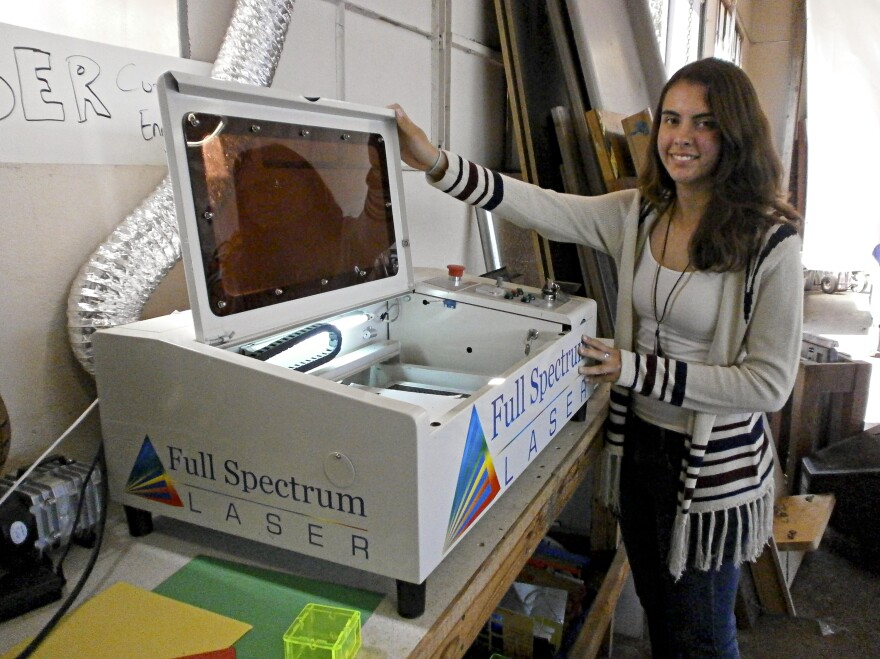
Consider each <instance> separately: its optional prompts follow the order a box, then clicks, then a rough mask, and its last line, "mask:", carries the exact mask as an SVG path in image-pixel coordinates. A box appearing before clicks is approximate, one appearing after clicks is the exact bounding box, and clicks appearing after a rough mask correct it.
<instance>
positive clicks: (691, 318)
mask: <svg viewBox="0 0 880 659" xmlns="http://www.w3.org/2000/svg"><path fill="white" fill-rule="evenodd" d="M393 107H394V108H395V110H396V112H397V121H398V132H399V135H400V145H401V156H402V158H403V160H404V161H405V162H406V163H407V164H409V165H411V166H412V167H415V168H417V169H420V170H422V171H426V174H427V176H426V180H427V182H428V183H429V184H431V185H433V186H434V187H436V188H438V189H440V190H442V191H444V192H446V193H447V194H449V195H452V196H454V197H456V198H457V199H460V200H462V201H464V202H467V203H470V204H473V205H475V206H479V207H481V208H483V209H485V210H491V211H494V212H496V213H498V214H499V215H500V216H502V217H504V218H506V219H508V220H510V221H512V222H514V223H516V224H518V225H520V226H523V227H526V228H530V229H534V230H536V231H538V232H539V233H541V234H543V235H544V236H546V237H547V238H549V239H551V240H556V241H559V242H573V243H580V244H584V245H588V246H590V247H593V248H595V249H597V250H600V251H603V252H605V253H607V254H610V255H611V256H612V257H613V258H614V260H615V263H616V264H617V275H618V297H617V308H616V329H615V336H614V345H613V346H611V345H607V344H605V343H604V342H602V341H598V340H597V339H595V338H592V337H589V336H584V337H582V343H581V347H580V348H579V354H580V355H581V357H584V358H586V359H588V360H589V361H588V362H586V363H585V364H583V365H581V366H580V368H579V371H580V372H581V373H582V374H583V375H584V376H585V377H586V378H588V379H590V380H593V381H595V382H609V383H611V385H612V387H611V405H610V409H609V417H608V424H607V434H606V442H605V462H604V465H603V469H602V475H603V483H602V486H603V489H604V494H605V498H606V500H607V502H608V503H609V505H611V506H612V508H613V509H615V510H616V511H618V512H619V514H620V526H621V531H622V535H623V540H624V543H625V545H626V549H627V554H628V556H629V559H630V564H631V566H632V572H633V576H634V580H635V584H636V591H637V593H638V595H639V598H640V600H641V602H642V605H643V607H644V609H645V611H646V614H647V617H648V625H649V630H650V634H651V645H652V649H653V655H654V656H655V657H675V656H686V657H689V656H701V657H726V658H730V657H737V656H738V655H739V653H738V649H737V643H736V626H735V619H734V615H733V606H734V601H735V596H736V588H737V582H738V579H739V566H740V564H741V563H742V562H743V561H744V560H754V559H756V558H757V557H758V556H759V555H760V554H761V552H762V550H763V547H764V545H765V544H766V542H767V540H768V539H769V537H770V534H771V533H772V520H773V514H772V513H773V501H774V498H775V497H774V492H773V477H772V472H773V469H772V466H773V452H772V450H771V448H770V445H769V439H768V437H767V435H766V433H765V432H764V428H763V418H762V413H763V412H769V411H773V410H777V409H779V408H780V407H782V405H783V404H784V403H785V401H786V399H787V398H788V395H789V393H790V391H791V389H792V386H793V384H794V378H795V375H796V373H797V365H798V360H799V356H800V336H801V332H800V326H801V322H802V303H803V294H802V288H803V276H802V269H801V262H800V239H799V237H798V232H797V222H798V219H799V218H798V217H797V214H796V213H795V212H794V210H793V209H792V208H791V206H789V205H788V204H787V203H785V201H784V200H783V198H782V188H781V180H780V178H781V177H780V175H781V171H782V169H781V166H780V164H779V161H778V159H777V157H776V155H775V153H774V152H773V148H772V144H771V141H770V135H769V129H768V126H767V121H766V119H765V118H764V114H763V112H762V111H761V109H760V105H759V104H758V100H757V96H756V94H755V91H754V88H753V87H752V85H751V82H750V81H749V79H748V78H747V77H746V75H745V73H743V72H742V70H740V69H739V68H738V67H736V66H735V65H733V64H730V63H729V62H724V61H721V60H714V59H707V60H699V61H697V62H694V63H692V64H689V65H687V66H685V67H684V68H682V69H681V70H680V71H678V72H677V73H676V74H675V75H674V76H673V77H672V78H671V79H670V80H669V82H668V83H667V85H666V86H665V87H664V89H663V92H662V94H661V97H660V99H659V103H658V106H657V109H656V112H655V114H654V125H653V129H652V138H651V144H652V150H651V157H650V158H649V163H648V166H647V167H646V168H645V171H644V172H643V173H642V176H641V178H640V180H639V186H638V189H635V190H622V191H619V192H613V193H610V194H607V195H599V196H595V197H579V196H575V195H566V194H559V193H556V192H552V191H548V190H542V189H540V188H538V187H535V186H532V185H529V184H527V183H523V182H522V181H519V180H516V179H513V178H509V177H507V176H504V175H502V174H499V173H497V172H492V171H490V170H488V169H486V168H484V167H481V166H479V165H477V164H475V163H471V162H468V161H467V160H465V159H464V158H462V157H461V156H459V155H456V154H454V153H450V152H447V151H440V150H439V149H437V147H435V146H434V145H433V144H431V143H430V141H429V140H428V139H427V137H426V135H425V133H424V132H423V131H422V130H421V129H420V128H419V127H418V126H416V125H415V124H413V123H412V122H411V121H410V120H409V118H408V117H407V115H406V113H405V112H404V111H403V110H402V109H401V108H400V107H399V106H393Z"/></svg>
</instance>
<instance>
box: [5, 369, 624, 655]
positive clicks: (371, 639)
mask: <svg viewBox="0 0 880 659" xmlns="http://www.w3.org/2000/svg"><path fill="white" fill-rule="evenodd" d="M607 400H608V395H607V386H605V387H602V388H601V389H600V390H599V391H597V392H596V394H595V395H594V396H593V398H591V399H590V401H588V403H587V418H586V420H585V421H583V422H570V423H569V424H568V425H566V426H565V427H564V428H563V429H562V430H561V431H560V432H559V434H558V436H557V437H555V438H554V439H553V441H552V442H551V443H550V444H549V446H548V447H547V448H546V449H545V450H544V451H542V452H541V454H539V455H538V456H537V457H536V458H535V459H534V461H533V462H532V464H531V465H529V467H528V468H527V469H526V471H525V472H524V473H523V475H521V476H520V477H519V478H518V479H517V480H516V481H515V482H514V483H513V484H512V485H511V486H510V488H509V489H508V490H507V491H506V492H505V494H504V496H503V497H501V499H500V500H499V501H498V502H496V504H495V505H494V506H493V507H492V509H491V510H490V511H489V513H488V514H487V515H486V516H485V518H483V519H482V520H480V521H479V522H478V523H477V524H476V525H475V527H474V528H473V529H472V530H471V531H470V532H469V533H468V535H467V536H466V537H465V538H464V540H463V541H462V542H461V543H460V544H459V545H458V546H457V547H456V548H455V549H454V550H453V551H452V553H451V554H450V555H449V556H448V557H447V558H446V559H445V560H444V561H443V563H441V564H440V566H438V567H437V569H436V570H435V571H434V572H433V573H432V574H431V576H430V577H428V581H427V602H426V609H425V613H424V614H423V615H422V616H420V617H419V618H416V619H413V620H405V619H403V618H401V617H400V616H398V615H397V605H396V596H395V582H394V580H393V579H389V578H385V577H380V576H377V575H372V574H368V573H365V572H363V571H360V570H356V569H353V568H347V567H344V566H337V565H333V564H330V563H327V562H326V561H320V560H318V559H312V558H309V557H305V556H302V555H300V554H294V553H292V552H289V551H285V550H282V549H278V548H275V547H269V546H267V545H263V544H259V543H256V542H254V541H250V540H245V539H242V538H236V537H233V536H229V535H226V534H222V533H218V532H215V531H211V530H209V529H204V528H201V527H196V526H193V525H191V524H187V523H183V522H178V521H175V520H171V519H167V518H163V517H157V518H156V523H155V530H154V532H153V533H151V534H150V535H148V536H145V537H143V538H131V537H130V536H129V535H128V532H127V527H126V524H125V521H124V515H123V514H122V510H121V508H120V507H119V506H117V505H115V504H111V508H110V513H111V515H110V520H109V521H108V528H107V532H106V534H105V539H104V545H103V547H102V551H101V556H100V558H99V560H98V563H97V565H96V567H95V570H94V572H93V574H92V576H91V577H90V579H89V581H88V582H87V584H86V587H85V589H84V590H83V593H82V595H81V596H80V600H79V601H82V600H83V599H84V598H86V597H89V596H91V595H93V594H95V593H97V592H100V591H102V590H104V589H105V588H107V587H108V586H110V585H112V584H113V583H115V582H117V581H127V582H129V583H133V584H135V585H137V586H140V587H143V588H149V589H152V588H155V587H156V586H158V585H159V584H160V583H162V581H164V580H165V579H167V578H168V577H169V576H171V575H172V574H174V573H175V572H176V571H177V570H179V569H180V568H181V567H183V566H184V565H186V563H187V562H188V561H189V560H190V559H191V558H192V557H194V556H196V555H210V556H216V557H218V558H224V559H228V560H234V561H239V562H242V563H249V564H253V565H259V566H262V567H266V568H270V569H275V570H280V571H286V572H291V573H295V574H299V575H302V576H306V577H310V578H313V579H321V580H326V581H328V582H335V583H342V584H345V585H350V586H352V587H358V588H364V589H368V590H372V591H376V592H380V593H381V592H384V593H387V596H386V597H385V599H384V600H383V601H382V602H381V603H380V604H379V606H378V607H377V609H376V610H375V612H374V613H373V614H372V615H371V616H370V617H369V619H368V620H367V622H366V624H365V625H364V627H363V647H362V649H361V651H360V653H359V654H358V657H359V659H380V658H381V659H399V658H401V657H413V658H418V659H425V658H427V657H444V658H454V657H460V656H462V655H463V654H464V652H465V651H466V650H467V649H468V648H469V647H470V645H471V643H472V642H473V640H474V639H475V638H476V636H477V634H478V633H479V631H480V629H481V628H482V627H483V625H484V624H485V622H486V620H487V619H488V618H489V616H490V614H491V613H492V611H493V610H494V609H495V607H496V606H497V604H498V602H499V601H500V600H501V598H502V596H503V595H504V594H505V593H506V592H507V590H508V588H509V587H510V586H511V584H512V583H513V582H514V580H515V579H516V577H517V575H518V574H519V572H520V570H521V569H522V567H523V565H525V563H526V561H527V560H528V558H529V557H530V556H531V555H532V553H533V552H534V550H535V548H536V547H537V545H538V543H539V542H540V541H541V539H542V538H543V537H544V535H545V534H546V533H547V531H548V530H549V529H550V527H551V525H552V524H553V523H554V521H555V520H556V518H557V517H558V516H559V515H560V513H561V512H562V510H563V508H564V507H565V505H566V503H567V502H568V501H569V499H570V498H571V497H572V495H573V494H574V493H575V491H576V490H577V489H578V486H579V485H580V484H581V482H582V481H583V480H584V478H585V476H586V475H587V473H588V472H589V470H590V467H591V465H592V464H593V463H594V462H595V461H596V459H597V457H598V455H599V450H600V447H601V432H600V431H601V426H602V421H603V419H604V418H605V415H606V410H607ZM220 548H222V549H220ZM87 558H88V553H87V550H85V549H81V548H77V550H75V551H73V552H71V554H70V556H69V557H68V560H67V562H66V564H65V572H66V575H67V578H68V584H69V585H72V584H73V583H75V581H76V579H77V577H78V575H79V573H80V571H81V570H82V568H83V566H84V565H85V563H86V561H87ZM627 570H628V568H627V564H626V558H625V555H624V554H623V551H622V549H621V550H620V551H619V552H618V554H617V556H616V558H615V560H614V562H613V564H612V567H611V569H610V570H609V572H608V576H606V578H605V582H604V584H603V586H602V588H601V589H600V592H599V596H598V597H597V598H596V600H595V601H594V603H593V606H592V609H591V611H590V614H589V615H588V617H587V621H586V623H585V625H584V628H583V631H582V633H581V635H580V637H579V639H578V641H577V643H576V645H575V648H576V650H574V651H573V652H572V653H571V655H570V656H572V657H579V658H580V657H591V656H595V654H596V652H597V651H598V649H599V647H600V644H601V642H602V640H603V638H604V637H605V634H606V632H607V630H608V625H609V623H610V621H611V617H612V615H613V611H614V604H615V602H616V600H617V596H618V594H619V592H620V588H621V587H622V585H623V581H624V579H625V577H626V575H627ZM54 609H55V606H54V605H49V606H47V607H43V608H42V609H38V610H36V611H32V612H30V613H28V614H25V615H24V616H20V617H19V618H16V619H14V620H11V621H8V622H5V623H2V624H0V653H2V652H5V651H6V650H8V649H9V648H10V647H12V646H13V645H15V644H16V643H18V642H19V641H21V640H23V639H25V638H28V637H32V636H34V635H35V634H36V633H37V632H38V631H39V629H40V628H41V627H42V625H43V624H44V623H45V621H46V620H48V618H49V617H50V616H51V614H52V613H53V611H54ZM279 652H280V639H279ZM279 656H281V655H280V654H279ZM240 659H247V658H245V657H241V658H240Z"/></svg>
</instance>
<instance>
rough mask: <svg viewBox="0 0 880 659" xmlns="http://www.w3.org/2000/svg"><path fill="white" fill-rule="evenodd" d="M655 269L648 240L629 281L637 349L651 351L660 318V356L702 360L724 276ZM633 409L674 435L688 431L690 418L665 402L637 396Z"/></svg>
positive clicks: (709, 344)
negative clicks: (664, 309)
mask: <svg viewBox="0 0 880 659" xmlns="http://www.w3.org/2000/svg"><path fill="white" fill-rule="evenodd" d="M657 266H658V264H657V261H656V259H655V258H654V255H653V254H652V253H651V247H650V241H646V242H645V248H644V249H643V250H642V254H641V256H640V258H639V261H638V264H637V265H636V272H635V279H634V281H633V306H634V307H635V314H636V350H637V351H638V352H640V353H642V354H652V353H654V352H655V350H656V346H655V331H656V329H657V319H658V318H660V319H662V322H661V323H660V349H661V350H662V352H663V355H664V356H666V357H670V358H674V359H679V360H682V361H685V362H705V361H706V358H707V356H708V354H709V348H710V347H711V345H712V339H713V337H714V336H715V326H716V324H717V323H718V315H719V309H720V306H721V287H722V279H723V278H722V276H721V274H720V273H717V272H686V273H684V274H682V273H681V272H678V271H676V270H670V269H669V268H665V267H663V266H660V272H659V274H658V272H657ZM655 277H657V287H656V302H655V300H654V293H655V291H654V278H655ZM676 282H678V283H677V284H676ZM673 289H674V290H673ZM667 300H668V301H667ZM664 306H665V307H666V314H665V315H664V314H663V308H664ZM655 308H656V311H655ZM655 314H656V315H655ZM633 411H634V412H635V413H636V414H637V415H638V416H639V417H640V418H642V419H644V420H645V421H648V422H649V423H653V424H654V425H657V426H660V427H663V428H668V429H670V430H674V431H677V432H690V431H691V428H690V423H691V417H692V414H691V413H690V412H689V411H688V410H685V409H682V408H680V407H676V406H674V405H670V404H669V403H664V402H662V401H658V400H655V399H653V398H648V397H646V396H640V395H638V394H636V395H634V396H633Z"/></svg>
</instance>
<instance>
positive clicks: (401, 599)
mask: <svg viewBox="0 0 880 659" xmlns="http://www.w3.org/2000/svg"><path fill="white" fill-rule="evenodd" d="M427 583H428V582H427V581H423V582H422V583H410V582H408V581H401V580H400V579H398V580H397V613H399V614H400V617H401V618H418V617H419V616H420V615H422V614H423V613H424V612H425V584H427Z"/></svg>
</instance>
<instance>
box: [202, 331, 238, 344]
mask: <svg viewBox="0 0 880 659" xmlns="http://www.w3.org/2000/svg"><path fill="white" fill-rule="evenodd" d="M233 336H235V332H228V333H226V334H220V335H219V336H212V337H210V338H207V337H206V338H205V343H206V344H207V345H209V346H215V347H216V346H222V345H223V344H224V343H229V342H230V341H231V340H232V337H233Z"/></svg>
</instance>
